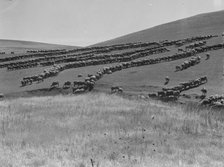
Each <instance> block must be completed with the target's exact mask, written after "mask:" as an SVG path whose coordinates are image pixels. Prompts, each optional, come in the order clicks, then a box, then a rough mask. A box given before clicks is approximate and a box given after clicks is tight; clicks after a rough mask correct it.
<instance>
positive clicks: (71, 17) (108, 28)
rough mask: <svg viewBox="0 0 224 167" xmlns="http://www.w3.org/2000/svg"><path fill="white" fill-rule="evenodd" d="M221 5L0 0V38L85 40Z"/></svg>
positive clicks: (213, 0)
mask: <svg viewBox="0 0 224 167" xmlns="http://www.w3.org/2000/svg"><path fill="white" fill-rule="evenodd" d="M222 9H224V0H0V39H18V40H31V41H40V42H47V43H58V44H68V45H77V46H87V45H90V44H94V43H97V42H101V41H104V40H108V39H112V38H115V37H118V36H121V35H125V34H128V33H131V32H136V31H139V30H143V29H146V28H149V27H153V26H155V25H159V24H162V23H166V22H169V21H173V20H177V19H181V18H185V17H189V16H192V15H195V14H199V13H206V12H212V11H217V10H222Z"/></svg>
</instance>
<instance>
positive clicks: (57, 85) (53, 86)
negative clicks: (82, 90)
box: [51, 82, 59, 88]
mask: <svg viewBox="0 0 224 167" xmlns="http://www.w3.org/2000/svg"><path fill="white" fill-rule="evenodd" d="M56 87H59V82H52V84H51V88H56Z"/></svg>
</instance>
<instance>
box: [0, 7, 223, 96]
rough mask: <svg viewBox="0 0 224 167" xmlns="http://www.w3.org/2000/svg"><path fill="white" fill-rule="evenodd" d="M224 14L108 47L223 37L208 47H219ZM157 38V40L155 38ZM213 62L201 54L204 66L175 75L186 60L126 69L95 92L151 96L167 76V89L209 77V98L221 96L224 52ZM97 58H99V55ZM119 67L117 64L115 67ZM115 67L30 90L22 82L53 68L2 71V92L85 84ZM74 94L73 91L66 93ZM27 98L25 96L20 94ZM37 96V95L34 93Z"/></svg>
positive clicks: (214, 54) (72, 74)
mask: <svg viewBox="0 0 224 167" xmlns="http://www.w3.org/2000/svg"><path fill="white" fill-rule="evenodd" d="M222 15H223V16H224V12H223V11H220V12H214V13H209V14H202V15H198V16H195V17H191V18H188V19H183V20H179V21H176V22H172V23H168V24H164V25H161V26H157V27H154V28H152V29H149V30H144V31H141V32H138V33H134V34H130V35H128V36H125V37H121V38H119V40H120V41H119V40H118V39H115V40H114V41H111V42H109V43H104V44H107V45H109V44H114V43H120V42H121V43H128V42H136V41H151V40H152V41H153V40H156V41H157V40H162V39H163V40H165V39H172V40H173V39H181V38H183V37H192V36H198V35H200V34H202V35H210V34H219V37H217V38H213V39H211V40H208V41H207V44H208V45H213V44H218V43H221V42H222V37H221V36H220V34H221V32H222V27H224V26H223V25H224V21H223V19H222ZM151 37H153V38H151ZM168 49H170V52H166V53H162V54H155V55H152V56H148V57H146V58H156V57H163V56H168V55H173V54H175V53H177V52H178V51H177V47H173V46H172V47H168ZM116 52H120V51H116ZM210 54H211V58H210V59H209V60H207V61H206V60H205V53H201V54H199V55H200V56H201V58H202V59H201V63H200V64H198V65H195V66H193V67H191V68H189V69H187V70H184V71H180V72H174V71H175V66H177V65H180V64H181V63H183V62H184V61H185V60H187V59H189V58H187V59H186V58H185V59H180V60H176V61H172V62H166V63H160V64H155V65H147V66H140V67H133V68H129V69H124V70H122V71H118V72H115V73H113V74H110V75H105V76H104V77H103V78H102V79H101V80H99V81H97V83H96V86H95V89H94V91H103V92H110V87H111V86H122V87H123V89H124V92H126V93H134V94H148V93H149V92H156V91H158V90H161V88H162V87H164V79H165V77H166V76H169V77H170V83H169V84H168V85H167V87H172V86H176V85H178V84H179V83H180V82H184V81H189V80H192V79H197V78H199V77H201V76H204V75H206V76H207V77H208V83H207V84H206V85H204V86H205V87H206V88H207V90H208V95H213V94H220V93H222V92H223V91H224V86H223V84H224V82H223V79H224V78H223V75H222V74H223V50H218V51H211V52H210ZM95 55H97V54H95ZM115 64H116V63H115ZM111 65H114V64H105V65H95V66H87V67H81V68H74V69H69V70H65V71H63V72H61V73H59V74H58V75H57V76H55V77H51V78H48V79H46V80H44V82H41V83H39V84H36V83H34V84H33V85H28V86H26V87H20V86H21V83H20V81H21V79H22V78H23V77H25V76H31V75H36V74H39V73H41V72H43V71H44V69H46V68H49V67H35V68H30V69H22V70H16V71H7V70H6V69H4V68H3V69H0V72H1V75H0V81H1V82H0V92H2V93H5V94H8V93H15V92H24V91H31V90H37V89H45V90H46V88H49V87H50V85H51V83H52V82H54V81H59V83H60V87H62V85H63V84H64V82H65V81H71V82H73V81H75V80H84V78H85V77H87V75H88V74H95V73H96V72H97V71H98V70H99V69H102V68H103V67H105V66H111ZM78 74H82V75H83V77H82V78H78V77H77V76H78ZM201 89H202V86H200V87H198V88H195V89H192V90H189V91H187V92H186V93H190V94H200V93H201V92H200V90H201ZM65 92H67V93H71V89H69V90H67V91H65ZM54 93H55V94H57V93H61V91H59V92H53V93H52V92H48V91H45V92H38V93H37V95H41V94H45V95H48V94H54ZM19 95H23V93H21V94H19ZM31 95H35V93H34V94H33V93H31Z"/></svg>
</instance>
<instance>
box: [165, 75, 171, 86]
mask: <svg viewBox="0 0 224 167" xmlns="http://www.w3.org/2000/svg"><path fill="white" fill-rule="evenodd" d="M169 81H170V78H169V77H168V76H166V78H165V83H164V85H167V84H168V83H169Z"/></svg>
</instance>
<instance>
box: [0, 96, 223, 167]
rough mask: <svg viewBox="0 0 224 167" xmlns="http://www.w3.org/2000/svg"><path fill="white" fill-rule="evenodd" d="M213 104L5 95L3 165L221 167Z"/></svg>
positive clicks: (219, 128)
mask: <svg viewBox="0 0 224 167" xmlns="http://www.w3.org/2000/svg"><path fill="white" fill-rule="evenodd" d="M220 115H221V112H220V113H219V116H218V115H216V114H214V112H213V111H212V110H211V111H210V110H206V109H203V110H201V109H199V108H197V106H193V105H192V106H187V107H182V106H175V105H166V104H163V103H160V102H156V101H155V102H153V101H146V100H142V101H140V100H128V99H124V98H122V97H119V96H116V95H106V94H86V95H79V96H56V97H41V98H39V97H33V98H19V99H15V100H9V101H1V102H0V123H1V124H0V166H2V167H4V166H8V167H11V166H13V167H14V166H18V167H21V166H34V167H39V166H52V167H54V166H55V167H57V166H68V167H70V166H71V167H73V166H77V167H89V166H91V167H104V166H105V167H106V166H107V167H110V166H111V167H112V166H223V165H224V157H223V156H224V148H223V134H224V133H223V132H224V130H223V122H222V119H219V118H220Z"/></svg>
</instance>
